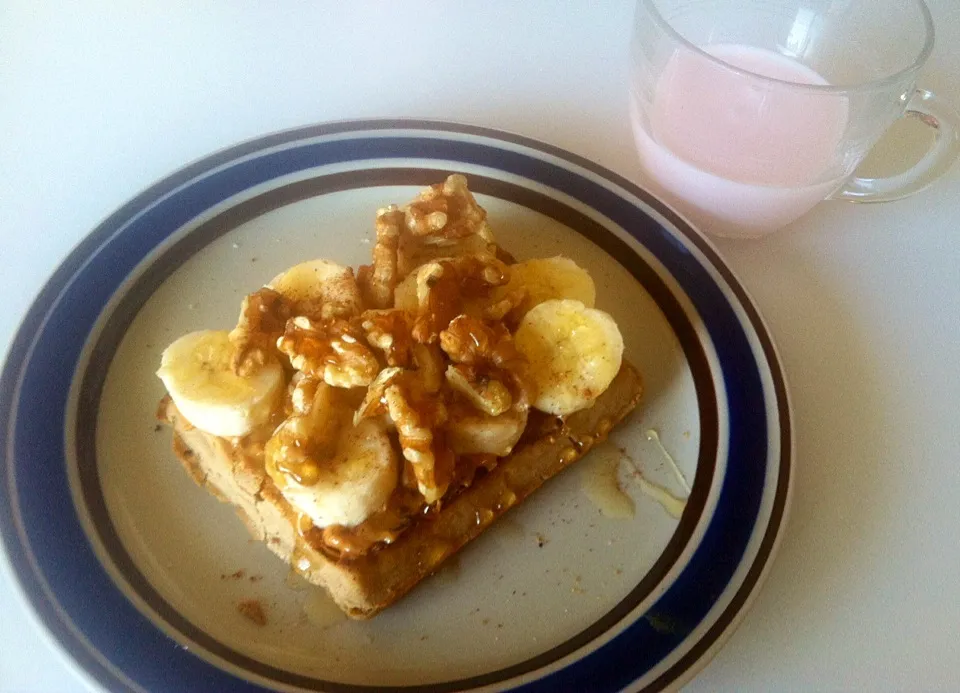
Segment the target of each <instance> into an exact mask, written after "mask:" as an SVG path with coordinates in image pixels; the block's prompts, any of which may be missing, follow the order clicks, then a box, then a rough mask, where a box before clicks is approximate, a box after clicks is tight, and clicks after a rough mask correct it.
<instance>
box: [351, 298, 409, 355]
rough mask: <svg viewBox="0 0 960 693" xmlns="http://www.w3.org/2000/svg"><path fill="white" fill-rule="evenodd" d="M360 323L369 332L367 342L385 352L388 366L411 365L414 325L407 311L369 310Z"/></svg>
mask: <svg viewBox="0 0 960 693" xmlns="http://www.w3.org/2000/svg"><path fill="white" fill-rule="evenodd" d="M360 324H361V326H362V327H363V330H364V332H366V334H367V343H368V344H370V346H372V347H375V348H377V349H380V350H381V351H382V352H383V354H384V357H385V358H386V360H387V365H388V366H403V367H407V366H409V365H410V357H411V351H410V350H411V349H412V348H413V337H412V336H411V334H410V331H411V329H412V327H413V326H412V325H411V320H410V317H409V315H408V313H407V312H406V311H403V310H397V309H394V308H391V309H387V310H368V311H366V312H365V313H364V314H363V315H362V316H361V323H360Z"/></svg>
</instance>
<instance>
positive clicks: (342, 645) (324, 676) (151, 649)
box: [0, 121, 792, 691]
mask: <svg viewBox="0 0 960 693" xmlns="http://www.w3.org/2000/svg"><path fill="white" fill-rule="evenodd" d="M451 171H458V172H463V173H465V174H467V176H468V178H469V180H470V185H471V189H473V190H474V191H475V192H476V194H477V196H478V199H479V201H480V203H481V204H482V205H483V206H485V207H486V208H487V210H488V213H489V218H490V222H491V225H492V226H493V228H494V231H495V233H496V235H497V238H498V239H499V241H500V242H501V244H502V245H504V246H505V247H506V248H507V249H508V250H510V251H511V252H513V253H514V254H515V255H516V256H517V257H518V258H521V259H522V258H526V257H536V256H540V257H543V256H550V255H554V254H558V253H563V254H566V255H569V256H571V257H574V258H575V259H576V260H577V261H578V262H579V263H580V264H582V265H584V266H585V267H587V268H588V269H589V270H590V271H591V274H592V275H593V276H594V278H595V279H596V281H597V286H598V300H597V303H598V306H599V307H601V308H604V309H606V310H608V311H609V312H611V313H612V314H613V315H614V317H615V318H616V319H617V322H618V323H619V325H620V326H621V329H622V331H623V333H624V338H625V342H626V345H627V347H626V352H627V357H628V358H629V359H630V360H631V361H632V362H633V363H634V364H636V365H637V366H638V367H639V368H640V370H641V372H642V373H643V374H644V379H645V386H646V392H645V395H644V400H643V402H642V403H641V406H640V407H639V409H638V410H637V411H636V412H635V413H634V414H633V415H632V416H631V417H630V418H629V419H628V420H627V421H626V422H625V423H624V424H623V425H622V426H621V427H620V428H619V429H618V430H617V431H616V432H615V433H614V435H613V436H612V439H613V445H612V446H609V447H608V451H609V450H611V449H613V447H614V446H616V447H619V448H623V449H624V450H625V451H626V453H627V455H628V456H629V457H630V458H631V459H632V460H633V461H634V462H635V463H636V465H637V467H638V468H639V469H640V470H641V471H642V472H643V475H644V477H645V478H647V479H649V480H651V481H653V482H655V483H657V484H660V485H662V486H665V487H667V488H670V489H671V490H672V492H673V493H674V494H675V495H681V496H682V495H685V494H684V492H683V490H682V488H681V487H680V486H679V482H678V481H677V480H676V479H675V478H674V475H673V474H672V473H671V470H670V467H669V465H667V464H666V461H665V458H664V456H663V453H662V452H661V451H660V450H659V449H658V448H657V447H656V446H655V445H654V443H653V442H652V441H650V440H648V437H647V436H646V432H647V431H648V430H650V429H655V430H657V431H658V432H659V435H660V439H661V440H662V442H663V445H664V446H665V448H666V449H667V450H668V451H669V452H670V454H671V455H672V456H673V457H674V458H675V459H676V460H677V462H678V463H679V465H680V467H681V469H682V470H683V472H684V473H685V475H686V477H687V478H688V479H690V480H691V481H692V482H693V483H692V486H693V490H692V493H691V494H690V498H689V502H688V504H687V507H686V510H685V511H684V513H683V516H682V517H681V518H680V520H679V521H678V520H676V519H674V518H672V517H670V516H669V515H668V514H667V513H666V512H664V510H663V508H662V507H661V506H660V505H658V504H657V503H656V502H655V501H654V500H652V499H651V498H650V497H648V496H646V495H643V494H642V493H640V490H639V484H638V483H637V480H636V479H635V478H632V475H630V474H626V475H625V477H624V481H625V483H626V487H627V490H628V491H629V492H630V493H631V495H633V496H634V502H635V507H636V513H635V515H634V516H633V517H632V518H629V519H609V518H607V517H605V516H604V515H602V514H601V512H600V510H599V509H598V507H597V506H596V505H594V504H593V503H592V502H591V501H590V500H589V499H588V498H587V496H586V494H585V492H584V488H583V485H584V484H583V481H584V473H583V471H582V466H583V463H581V464H579V465H575V466H574V468H573V469H571V470H570V471H568V472H566V473H564V474H562V475H560V476H558V477H557V478H556V479H553V480H551V481H550V482H549V483H548V484H547V485H546V486H544V487H543V488H542V489H541V490H540V491H538V492H537V493H536V494H535V495H534V496H533V497H532V498H531V499H530V500H529V501H528V502H526V503H524V504H522V505H521V506H520V507H518V508H516V509H515V510H513V511H511V512H510V513H509V514H508V515H507V516H506V517H505V518H504V519H503V520H502V521H501V522H499V523H498V524H497V525H495V526H494V527H493V528H492V529H490V530H489V531H488V532H486V533H485V534H484V535H482V536H481V538H480V539H478V540H477V541H476V542H474V543H473V544H472V545H470V546H468V547H467V549H465V550H464V551H463V552H461V554H459V557H458V558H457V559H456V560H455V561H454V562H453V564H452V566H450V567H447V568H445V569H443V570H442V571H441V572H440V573H439V574H438V575H437V576H435V577H434V578H431V579H429V580H427V581H425V582H424V584H422V585H421V586H420V587H418V588H417V589H416V590H415V591H414V592H413V593H412V594H411V595H410V596H409V597H407V598H405V599H404V600H402V601H401V602H400V603H398V604H397V605H395V606H394V607H391V608H390V609H389V610H387V611H386V612H384V613H383V614H381V615H380V616H378V617H377V618H375V619H373V620H372V621H369V622H362V623H360V622H351V621H346V620H344V619H338V618H330V619H329V620H324V621H323V622H318V620H317V618H316V617H314V618H313V619H309V618H307V617H306V616H305V610H304V607H305V604H306V603H307V602H310V603H311V604H314V602H315V600H314V598H313V597H311V596H310V595H311V594H312V592H311V591H310V590H306V589H304V588H303V586H302V585H298V584H296V582H294V581H291V580H290V579H289V578H288V570H287V567H286V566H285V565H283V564H282V563H281V562H280V561H278V560H277V559H276V558H275V557H273V555H272V554H270V553H269V551H268V550H267V549H266V548H265V547H264V546H262V545H259V544H258V543H255V542H251V541H250V540H249V539H248V536H247V535H246V531H245V529H244V528H243V526H242V525H241V523H240V521H239V520H238V519H237V518H236V516H235V515H234V514H233V512H232V511H231V509H230V508H228V507H226V506H224V505H222V504H219V503H218V502H217V501H216V500H215V499H214V498H212V497H211V496H209V495H208V494H207V493H206V492H205V491H202V490H201V489H199V488H197V487H195V486H194V485H193V483H192V482H191V481H190V479H189V478H188V477H187V475H186V474H184V473H183V471H182V469H181V468H180V467H179V464H178V463H177V462H176V460H175V459H174V458H173V455H172V453H171V451H170V440H169V431H167V430H166V429H164V430H155V428H156V422H155V420H154V410H155V406H156V403H157V401H158V400H159V398H160V397H161V395H162V394H163V389H162V386H161V384H160V383H159V381H158V380H157V378H156V377H155V376H154V374H153V373H154V370H155V369H156V366H157V364H158V363H159V355H160V352H161V351H162V349H163V348H164V347H165V346H166V345H167V344H168V343H169V342H171V341H172V340H173V339H175V338H176V337H177V336H179V335H180V334H183V333H184V332H187V331H190V330H194V329H201V328H229V327H230V326H231V325H232V323H233V321H234V319H235V316H236V313H237V308H238V306H239V303H240V299H241V298H242V296H243V295H244V294H246V293H248V292H249V291H251V290H253V289H255V288H256V287H257V286H259V285H260V284H262V283H263V282H264V281H267V280H269V279H270V278H271V277H272V276H274V275H275V274H276V273H277V272H279V271H280V270H282V269H283V268H285V267H288V266H290V265H292V264H295V263H297V262H300V261H302V260H305V259H311V258H314V257H325V258H330V259H334V260H337V261H339V262H341V263H344V264H350V265H354V266H355V265H358V264H361V263H363V262H367V261H368V258H369V254H370V249H371V240H372V238H373V215H374V211H375V210H376V209H377V207H379V206H383V205H384V204H387V203H390V202H398V203H402V202H404V201H406V200H408V199H409V198H410V197H411V196H412V195H413V194H414V193H415V192H416V191H417V190H418V189H419V188H420V187H422V186H424V185H427V184H430V183H433V182H437V181H439V180H442V178H443V177H444V176H445V175H446V174H447V173H448V172H451ZM791 453H792V438H791V428H790V412H789V405H788V401H787V395H786V387H785V384H784V381H783V375H782V373H781V368H780V365H779V363H778V361H777V357H776V354H775V350H774V347H773V344H772V342H771V339H770V337H769V334H768V333H767V330H766V328H765V327H764V326H763V324H762V321H761V320H760V318H759V316H758V314H757V311H756V309H755V307H754V306H753V304H752V303H751V302H750V301H749V299H748V298H747V297H746V295H745V293H744V291H743V289H742V287H741V286H740V285H739V284H738V283H737V281H736V280H735V279H734V278H733V276H732V274H731V273H730V271H729V269H727V268H726V266H725V265H724V264H723V263H722V262H721V261H720V259H719V258H718V257H717V254H716V252H715V251H714V250H713V248H712V247H711V246H710V244H709V243H708V242H707V241H705V240H704V239H703V237H702V236H700V235H699V234H698V233H697V232H695V231H693V230H692V229H690V228H689V226H688V225H687V224H685V223H684V222H683V221H682V220H681V219H680V218H679V217H677V215H676V214H674V213H673V212H672V211H670V210H669V209H668V208H667V207H665V206H664V205H663V204H662V203H659V202H658V201H656V200H655V199H653V198H652V197H651V196H650V195H649V194H647V193H645V192H644V191H642V190H640V189H638V188H636V187H635V186H633V185H632V184H630V183H629V182H627V181H625V180H623V179H621V178H619V177H618V176H616V175H615V174H612V173H610V172H608V171H606V170H604V169H602V168H600V167H599V166H596V165H595V164H592V163H590V162H587V161H584V160H582V159H579V158H578V157H575V156H573V155H571V154H568V153H566V152H563V151H560V150H557V149H555V148H552V147H549V146H547V145H543V144H540V143H536V142H532V141H530V140H527V139H524V138H520V137H516V136H512V135H507V134H505V133H499V132H492V131H489V130H482V129H479V128H473V127H467V126H455V125H448V124H442V123H425V122H416V121H366V122H353V123H336V124H330V125H321V126H316V127H310V128H304V129H300V130H294V131H289V132H284V133H279V134H276V135H271V136H268V137H265V138H262V139H258V140H255V141H253V142H249V143H245V144H242V145H239V146H237V147H234V148H232V149H229V150H226V151H224V152H221V153H218V154H215V155H213V156H211V157H209V158H207V159H204V160H202V161H200V162H197V163H195V164H192V165H191V166H189V167H187V168H185V169H183V170H182V171H180V172H178V173H176V174H174V175H172V176H171V177H170V178H168V179H166V180H164V181H162V182H161V183H158V184H157V185H156V186H154V187H153V188H151V189H150V190H148V191H146V192H145V193H143V194H142V195H140V196H139V197H137V198H136V199H135V200H133V201H131V202H130V203H129V204H128V205H126V206H125V207H123V208H122V209H120V210H119V211H118V212H117V213H116V214H114V215H113V216H112V217H110V218H109V219H107V220H106V221H105V222H104V223H103V224H102V225H101V226H100V227H98V228H97V229H96V230H95V231H94V232H93V233H92V234H91V235H90V236H89V237H88V238H87V239H86V240H85V241H84V242H83V243H81V244H80V246H78V248H77V249H76V250H75V251H74V252H73V253H72V254H71V256H70V257H69V258H68V259H67V260H66V261H65V262H64V263H63V265H62V266H61V267H60V269H59V270H58V271H57V272H56V274H55V275H54V276H53V278H52V279H51V280H50V282H49V284H48V285H47V287H46V288H45V289H44V290H43V292H42V293H41V294H40V296H39V297H38V298H37V301H36V303H35V304H34V306H33V307H32V308H31V310H30V312H29V314H28V316H27V318H26V319H25V321H24V324H23V326H22V327H21V329H20V331H19V333H18V335H17V337H16V339H15V342H14V345H13V348H12V350H11V356H10V359H9V361H8V363H7V365H6V367H5V369H4V371H3V375H2V380H0V454H2V455H3V457H2V462H3V471H4V474H5V479H4V484H3V485H2V487H0V530H2V536H3V542H4V547H5V549H6V552H7V558H8V560H9V561H10V563H11V565H12V567H13V571H14V574H15V575H16V576H17V578H18V579H19V581H20V584H21V587H22V588H23V591H24V594H25V596H26V598H27V599H28V600H29V602H30V603H31V605H32V607H33V608H34V609H35V610H36V611H37V612H38V614H39V615H40V617H41V619H42V621H43V622H44V623H45V625H46V626H47V627H48V628H49V629H50V630H51V632H52V633H53V634H54V636H55V637H56V639H57V640H58V641H59V643H60V644H61V645H62V647H63V649H64V650H65V651H66V652H68V653H69V655H70V656H71V657H72V658H73V659H74V660H75V661H77V662H78V663H79V664H80V665H81V667H82V668H83V670H84V671H85V672H86V673H87V674H89V676H90V678H92V679H93V680H94V681H96V682H98V683H99V684H100V685H102V686H103V687H105V688H107V689H110V690H165V691H166V690H169V691H181V690H188V689H203V690H214V689H217V690H219V689H229V690H234V691H259V690H264V689H268V690H269V689H280V690H300V689H308V690H316V689H320V690H334V691H337V690H344V691H351V690H356V689H357V687H364V688H366V687H385V688H388V689H390V690H406V689H408V688H411V687H416V688H417V690H434V691H447V690H462V689H476V688H485V687H489V688H493V689H504V688H516V689H522V690H531V691H533V690H543V691H549V690H559V689H567V690H574V689H576V690H619V689H622V688H629V689H633V690H644V691H658V690H664V689H669V688H674V687H676V686H679V685H680V683H682V682H683V681H685V680H686V679H687V678H689V677H690V676H691V675H692V674H693V673H694V672H695V671H696V670H697V669H698V668H699V667H700V666H702V665H703V663H704V662H705V661H706V660H707V659H709V657H710V656H711V655H712V654H713V652H715V650H716V648H718V647H719V645H720V644H721V643H722V641H723V639H724V637H725V636H726V635H727V634H729V632H730V630H731V629H732V628H733V627H734V626H735V624H736V623H737V622H738V620H739V618H740V617H741V616H742V613H743V610H744V608H745V607H746V605H747V604H748V603H749V602H750V600H751V598H752V597H753V596H754V594H755V592H756V590H757V588H758V586H759V584H760V582H761V580H762V578H763V576H764V575H765V573H766V570H767V568H768V565H769V561H770V560H771V558H772V556H773V553H774V552H775V550H776V546H777V543H778V539H779V536H780V533H781V530H782V527H783V522H784V515H785V512H786V507H787V503H788V496H789V487H790V471H791ZM593 454H594V455H595V456H596V455H597V454H601V455H602V454H606V453H604V452H600V453H593ZM625 468H626V469H629V466H628V465H625ZM243 599H257V600H259V601H260V602H261V603H262V604H263V605H264V607H265V611H266V615H267V619H268V622H267V624H266V625H265V626H256V625H254V624H253V623H251V622H250V621H249V620H247V619H245V618H244V617H242V616H241V615H240V614H239V612H238V610H237V603H238V602H239V601H240V600H243ZM314 605H315V604H314ZM308 610H309V609H308Z"/></svg>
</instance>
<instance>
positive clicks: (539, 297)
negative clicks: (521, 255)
mask: <svg viewBox="0 0 960 693" xmlns="http://www.w3.org/2000/svg"><path fill="white" fill-rule="evenodd" d="M521 287H522V288H524V289H526V290H527V296H528V298H527V304H526V305H527V308H528V309H529V308H533V307H534V306H536V305H538V304H540V303H543V302H544V301H550V300H553V299H571V300H574V301H580V303H582V304H584V305H585V306H586V307H587V308H593V305H594V302H595V301H596V300H597V290H596V287H595V286H594V284H593V279H592V278H591V277H590V274H589V273H588V272H587V271H586V270H585V269H583V268H582V267H580V266H579V265H578V264H577V263H576V262H574V261H573V260H571V259H570V258H568V257H563V256H560V255H558V256H556V257H550V258H544V259H536V260H526V261H524V262H518V263H517V264H515V265H512V266H511V267H510V282H509V283H508V284H507V286H506V291H511V290H513V289H519V288H521Z"/></svg>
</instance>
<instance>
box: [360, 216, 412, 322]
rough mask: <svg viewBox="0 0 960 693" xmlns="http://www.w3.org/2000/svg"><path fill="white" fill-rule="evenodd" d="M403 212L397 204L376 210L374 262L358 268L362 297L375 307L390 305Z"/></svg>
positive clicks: (395, 279)
mask: <svg viewBox="0 0 960 693" xmlns="http://www.w3.org/2000/svg"><path fill="white" fill-rule="evenodd" d="M403 224H404V213H403V212H402V211H401V210H400V208H399V207H397V206H396V205H390V206H389V207H384V208H383V209H378V210H377V221H376V228H377V244H376V245H375V246H374V247H373V264H372V265H364V266H362V267H361V268H360V270H359V272H358V275H359V276H358V282H359V284H360V290H361V292H362V294H363V299H364V301H365V302H366V304H367V305H369V306H372V307H374V308H389V307H390V306H391V305H393V290H394V289H395V288H396V286H397V252H398V250H399V247H400V233H401V230H402V229H403Z"/></svg>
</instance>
